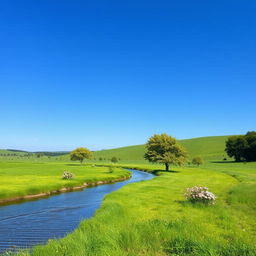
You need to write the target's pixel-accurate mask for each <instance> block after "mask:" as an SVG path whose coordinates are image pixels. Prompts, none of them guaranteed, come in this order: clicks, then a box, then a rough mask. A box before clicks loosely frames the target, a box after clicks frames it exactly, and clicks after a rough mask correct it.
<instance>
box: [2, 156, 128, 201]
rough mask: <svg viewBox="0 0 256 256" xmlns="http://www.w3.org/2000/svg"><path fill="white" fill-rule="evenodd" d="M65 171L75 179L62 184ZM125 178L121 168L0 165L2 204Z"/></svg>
mask: <svg viewBox="0 0 256 256" xmlns="http://www.w3.org/2000/svg"><path fill="white" fill-rule="evenodd" d="M64 171H70V172H72V173H74V175H75V178H74V179H71V180H63V179H62V174H63V172H64ZM126 176H129V172H128V171H125V170H123V169H120V168H119V169H118V168H116V169H115V172H114V173H109V171H108V168H107V167H95V166H92V165H90V166H81V165H80V164H78V163H68V162H67V163H65V162H33V161H31V162H29V161H25V162H17V161H10V160H9V161H0V180H1V182H0V200H1V199H8V198H13V197H19V196H24V195H32V194H37V193H42V192H50V191H53V190H58V189H61V188H64V187H74V186H79V185H82V184H83V183H85V182H96V181H105V180H113V179H116V178H121V177H126Z"/></svg>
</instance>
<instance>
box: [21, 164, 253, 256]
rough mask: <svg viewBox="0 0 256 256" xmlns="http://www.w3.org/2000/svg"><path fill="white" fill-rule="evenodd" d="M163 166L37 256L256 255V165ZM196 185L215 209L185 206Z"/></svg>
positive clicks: (109, 199)
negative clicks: (187, 191) (167, 168)
mask: <svg viewBox="0 0 256 256" xmlns="http://www.w3.org/2000/svg"><path fill="white" fill-rule="evenodd" d="M126 167H134V168H138V169H140V168H141V169H147V170H151V171H154V170H156V168H155V166H152V165H128V166H126ZM160 169H161V167H160V166H157V170H158V171H156V173H157V174H158V176H156V177H155V178H154V179H153V180H150V181H144V182H139V183H134V184H129V185H127V186H125V187H123V188H122V189H120V190H119V191H117V192H114V193H111V194H109V195H108V196H106V198H105V199H104V202H103V205H102V206H101V208H100V209H99V210H98V211H97V212H96V214H95V216H94V217H93V218H91V219H89V220H85V221H82V222H81V224H80V226H79V228H78V229H77V230H75V231H74V232H73V233H72V234H70V235H68V236H67V237H65V238H63V239H60V240H51V241H49V243H48V244H47V245H46V246H38V247H35V248H34V249H33V251H32V255H36V256H37V255H38V256H39V255H40V256H41V255H60V256H61V255H129V256H133V255H134V256H135V255H152V256H153V255H198V256H201V255H202V256H203V255H211V256H213V255H214V256H215V255H216V256H217V255H223V256H224V255H225V256H238V255H239V256H248V255H249V256H254V255H255V252H256V247H255V246H256V245H255V238H256V230H255V226H256V218H255V214H256V204H255V198H256V189H255V185H256V171H255V170H256V163H248V164H243V163H218V164H217V163H214V164H211V163H207V164H205V165H204V166H202V167H200V168H197V167H185V168H172V172H169V173H166V172H163V171H161V170H160ZM194 185H203V186H208V187H209V190H210V191H212V192H214V193H215V194H216V195H217V202H216V204H215V205H203V204H200V203H196V204H193V203H190V202H188V201H186V200H185V198H184V192H185V189H186V188H187V187H191V186H194ZM19 255H29V253H28V252H21V253H20V254H19Z"/></svg>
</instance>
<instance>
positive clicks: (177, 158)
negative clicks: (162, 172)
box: [144, 133, 187, 171]
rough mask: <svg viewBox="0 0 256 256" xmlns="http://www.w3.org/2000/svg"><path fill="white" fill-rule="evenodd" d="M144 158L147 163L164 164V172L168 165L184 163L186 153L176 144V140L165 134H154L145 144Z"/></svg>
mask: <svg viewBox="0 0 256 256" xmlns="http://www.w3.org/2000/svg"><path fill="white" fill-rule="evenodd" d="M144 158H145V159H147V160H148V161H149V162H153V163H162V164H165V169H166V171H168V170H169V164H173V165H182V164H184V163H185V162H186V158H187V152H186V150H185V149H184V148H183V147H182V146H181V145H179V144H178V142H177V140H176V139H175V138H173V137H171V136H169V135H168V134H166V133H163V134H155V135H153V136H152V137H150V138H149V140H148V142H147V144H146V153H145V155H144Z"/></svg>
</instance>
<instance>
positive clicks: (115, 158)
mask: <svg viewBox="0 0 256 256" xmlns="http://www.w3.org/2000/svg"><path fill="white" fill-rule="evenodd" d="M110 161H111V162H112V163H117V162H118V159H117V157H115V156H113V157H112V158H111V159H110Z"/></svg>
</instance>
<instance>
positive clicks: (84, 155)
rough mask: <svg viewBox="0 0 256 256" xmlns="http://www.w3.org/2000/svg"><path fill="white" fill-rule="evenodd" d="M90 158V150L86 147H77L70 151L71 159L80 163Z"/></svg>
mask: <svg viewBox="0 0 256 256" xmlns="http://www.w3.org/2000/svg"><path fill="white" fill-rule="evenodd" d="M90 158H92V152H91V151H90V150H89V149H87V148H77V149H75V150H73V151H72V152H71V153H70V159H71V160H72V161H80V163H81V164H82V163H83V161H84V159H90Z"/></svg>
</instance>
